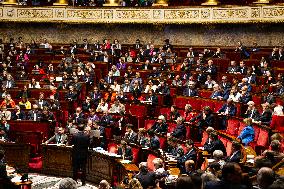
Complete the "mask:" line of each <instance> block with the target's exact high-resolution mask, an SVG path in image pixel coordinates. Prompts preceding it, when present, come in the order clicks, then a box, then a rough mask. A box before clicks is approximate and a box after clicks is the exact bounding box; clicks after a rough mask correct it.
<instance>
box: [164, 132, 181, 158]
mask: <svg viewBox="0 0 284 189" xmlns="http://www.w3.org/2000/svg"><path fill="white" fill-rule="evenodd" d="M166 152H168V153H169V154H171V155H172V156H174V157H176V158H179V157H182V156H183V155H184V150H183V148H182V146H181V145H180V144H178V143H177V139H176V138H174V137H170V138H168V146H167V149H166Z"/></svg>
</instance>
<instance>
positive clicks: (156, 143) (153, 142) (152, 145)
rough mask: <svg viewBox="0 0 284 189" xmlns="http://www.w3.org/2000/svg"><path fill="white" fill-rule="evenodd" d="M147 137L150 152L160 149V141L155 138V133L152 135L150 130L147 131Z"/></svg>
mask: <svg viewBox="0 0 284 189" xmlns="http://www.w3.org/2000/svg"><path fill="white" fill-rule="evenodd" d="M148 135H149V137H150V144H149V148H150V149H151V150H154V151H157V150H159V149H160V139H159V137H157V135H156V133H154V132H153V131H151V130H149V131H148Z"/></svg>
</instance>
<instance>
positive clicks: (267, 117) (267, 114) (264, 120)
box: [256, 109, 272, 125]
mask: <svg viewBox="0 0 284 189" xmlns="http://www.w3.org/2000/svg"><path fill="white" fill-rule="evenodd" d="M256 120H257V121H261V124H264V125H270V122H271V120H272V110H270V109H268V110H265V111H264V112H262V113H261V114H260V115H259V116H258V118H256Z"/></svg>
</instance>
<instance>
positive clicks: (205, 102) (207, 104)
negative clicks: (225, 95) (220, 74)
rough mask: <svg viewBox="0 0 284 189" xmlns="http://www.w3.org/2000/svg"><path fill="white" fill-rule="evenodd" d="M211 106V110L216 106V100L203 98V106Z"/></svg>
mask: <svg viewBox="0 0 284 189" xmlns="http://www.w3.org/2000/svg"><path fill="white" fill-rule="evenodd" d="M205 106H209V107H210V108H211V110H214V108H215V102H214V101H213V100H202V104H201V108H203V107H205Z"/></svg>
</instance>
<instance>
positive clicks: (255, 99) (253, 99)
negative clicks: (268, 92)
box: [252, 95, 261, 104]
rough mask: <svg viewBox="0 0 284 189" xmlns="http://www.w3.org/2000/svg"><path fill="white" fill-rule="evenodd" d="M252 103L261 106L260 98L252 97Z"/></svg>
mask: <svg viewBox="0 0 284 189" xmlns="http://www.w3.org/2000/svg"><path fill="white" fill-rule="evenodd" d="M252 101H254V103H255V104H261V96H256V95H253V96H252Z"/></svg>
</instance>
